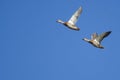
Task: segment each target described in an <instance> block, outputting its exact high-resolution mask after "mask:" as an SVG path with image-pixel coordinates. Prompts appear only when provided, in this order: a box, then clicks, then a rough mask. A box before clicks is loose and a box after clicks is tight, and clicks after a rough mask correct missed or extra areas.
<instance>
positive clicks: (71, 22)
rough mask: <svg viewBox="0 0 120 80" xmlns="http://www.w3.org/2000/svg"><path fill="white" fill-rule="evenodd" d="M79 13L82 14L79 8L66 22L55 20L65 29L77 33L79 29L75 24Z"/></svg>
mask: <svg viewBox="0 0 120 80" xmlns="http://www.w3.org/2000/svg"><path fill="white" fill-rule="evenodd" d="M81 13H82V7H80V8H79V9H78V10H77V11H76V12H75V13H74V14H73V15H72V17H71V18H70V19H69V20H68V21H67V22H64V21H62V20H57V22H58V23H61V24H63V25H65V26H66V27H68V28H70V29H72V30H77V31H79V30H80V28H78V27H77V26H76V25H75V24H76V22H77V20H78V18H79V16H80V14H81Z"/></svg>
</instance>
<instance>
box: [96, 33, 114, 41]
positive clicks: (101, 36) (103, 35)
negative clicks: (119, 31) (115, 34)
mask: <svg viewBox="0 0 120 80" xmlns="http://www.w3.org/2000/svg"><path fill="white" fill-rule="evenodd" d="M111 32H112V31H108V32H104V33H102V34H101V35H99V36H98V37H96V40H97V41H99V42H101V41H102V40H103V39H104V38H105V37H107V36H108V35H109V34H110V33H111Z"/></svg>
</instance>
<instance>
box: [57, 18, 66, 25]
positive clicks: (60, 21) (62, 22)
mask: <svg viewBox="0 0 120 80" xmlns="http://www.w3.org/2000/svg"><path fill="white" fill-rule="evenodd" d="M56 22H58V23H61V24H64V23H65V22H64V21H62V20H60V19H58V20H57V21H56Z"/></svg>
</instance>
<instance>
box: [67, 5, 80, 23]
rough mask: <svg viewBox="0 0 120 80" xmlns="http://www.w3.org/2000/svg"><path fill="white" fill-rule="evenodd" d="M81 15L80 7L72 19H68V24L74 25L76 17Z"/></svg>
mask: <svg viewBox="0 0 120 80" xmlns="http://www.w3.org/2000/svg"><path fill="white" fill-rule="evenodd" d="M81 13H82V7H80V8H79V9H78V10H77V11H76V12H75V13H74V14H73V15H72V17H71V18H70V19H69V21H68V23H70V24H72V25H75V24H76V22H77V20H78V17H79V16H80V14H81Z"/></svg>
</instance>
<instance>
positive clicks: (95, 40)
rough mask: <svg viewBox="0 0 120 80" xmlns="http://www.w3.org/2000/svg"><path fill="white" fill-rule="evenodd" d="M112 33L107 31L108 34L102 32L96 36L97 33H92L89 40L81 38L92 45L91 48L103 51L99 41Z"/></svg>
mask: <svg viewBox="0 0 120 80" xmlns="http://www.w3.org/2000/svg"><path fill="white" fill-rule="evenodd" d="M111 32H112V31H108V32H104V33H102V34H100V35H98V34H97V33H94V34H92V35H91V40H89V39H87V38H83V40H84V41H86V42H88V43H90V44H92V45H93V46H95V47H97V48H101V49H104V47H103V46H102V45H101V41H102V40H103V39H104V38H105V37H107V36H108V35H109V34H110V33H111Z"/></svg>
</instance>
